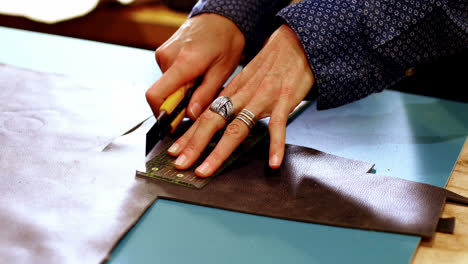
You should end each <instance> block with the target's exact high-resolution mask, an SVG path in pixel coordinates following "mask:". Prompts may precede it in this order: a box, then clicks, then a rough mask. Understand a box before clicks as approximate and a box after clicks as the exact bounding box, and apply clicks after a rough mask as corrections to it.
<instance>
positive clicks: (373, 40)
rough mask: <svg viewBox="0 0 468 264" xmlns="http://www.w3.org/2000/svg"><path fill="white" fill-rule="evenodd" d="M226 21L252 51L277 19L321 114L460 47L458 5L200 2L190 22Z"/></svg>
mask: <svg viewBox="0 0 468 264" xmlns="http://www.w3.org/2000/svg"><path fill="white" fill-rule="evenodd" d="M201 13H217V14H220V15H223V16H226V17H228V18H229V19H231V20H232V21H234V23H236V24H237V26H238V27H239V28H240V29H241V31H242V32H243V33H244V35H245V36H246V40H247V51H248V52H251V51H258V49H259V48H260V47H261V44H262V43H263V41H264V40H265V38H266V37H267V36H268V34H270V33H271V30H273V29H269V28H268V27H269V26H270V27H271V25H273V23H272V21H273V19H274V18H276V19H278V18H280V19H281V20H282V21H283V22H284V23H287V24H288V25H289V26H290V27H291V28H292V29H293V30H294V31H295V32H296V34H297V35H298V37H299V39H300V40H301V43H302V45H303V47H304V50H305V52H306V54H307V58H308V60H309V63H310V66H311V68H312V71H313V73H314V75H315V79H316V84H315V86H316V89H318V99H317V107H318V108H319V109H326V108H331V107H336V106H340V105H343V104H346V103H349V102H352V101H354V100H357V99H360V98H363V97H365V96H367V95H369V94H371V93H373V92H378V91H382V90H383V89H384V88H387V87H389V86H391V85H393V84H395V83H396V82H397V81H399V80H401V79H402V78H403V77H404V76H405V72H407V70H408V69H410V68H412V67H415V66H418V65H422V64H426V63H428V62H431V61H434V60H436V59H438V58H440V57H444V56H448V55H451V54H454V53H457V52H461V51H462V50H464V49H467V48H468V4H467V3H466V2H465V0H453V1H451V0H445V1H441V0H420V1H417V0H386V1H384V0H360V1H358V0H303V1H300V2H297V3H294V4H292V5H289V6H288V5H287V1H286V2H285V1H267V0H256V1H255V0H252V1H236V0H201V1H199V2H198V3H197V5H196V6H195V7H194V9H193V10H192V13H191V16H194V15H197V14H201Z"/></svg>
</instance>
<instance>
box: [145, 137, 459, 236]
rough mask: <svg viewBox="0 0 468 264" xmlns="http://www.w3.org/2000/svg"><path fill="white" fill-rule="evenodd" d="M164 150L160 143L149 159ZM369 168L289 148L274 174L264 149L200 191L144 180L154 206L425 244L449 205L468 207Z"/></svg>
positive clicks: (440, 192)
mask: <svg viewBox="0 0 468 264" xmlns="http://www.w3.org/2000/svg"><path fill="white" fill-rule="evenodd" d="M168 140H169V139H166V141H168ZM165 145H167V144H166V142H164V141H163V142H161V143H160V144H159V145H158V146H156V149H155V150H154V151H153V152H154V153H158V152H159V151H161V149H157V148H158V147H159V146H165ZM161 148H162V147H161ZM162 151H164V150H162ZM153 155H154V154H153ZM372 167H373V164H370V163H367V162H362V161H355V160H350V159H346V158H342V157H338V156H334V155H331V154H326V153H323V152H320V151H318V150H314V149H310V148H305V147H300V146H294V145H287V146H286V154H285V160H284V162H283V164H282V166H281V167H280V169H278V170H271V169H269V167H268V145H267V144H263V145H262V144H261V145H260V146H257V147H255V149H254V150H252V151H250V152H249V153H248V155H247V156H245V157H244V159H242V160H238V162H237V163H235V164H233V166H231V167H230V169H227V170H226V171H223V173H222V174H221V175H219V176H218V177H216V178H215V179H213V180H212V181H211V182H210V183H209V184H208V185H206V186H205V187H203V189H191V188H186V187H183V186H179V185H175V184H173V183H168V182H164V181H160V180H153V179H151V178H146V179H148V181H152V182H154V183H155V187H156V189H157V192H158V197H159V198H164V199H171V200H176V201H182V202H189V203H194V204H199V205H204V206H210V207H216V208H221V209H228V210H233V211H240V212H245V213H251V214H258V215H264V216H271V217H277V218H283V219H290V220H297V221H304V222H312V223H319V224H327V225H334V226H342V227H350V228H358V229H366V230H375V231H384V232H393V233H402V234H410V235H417V236H421V237H423V238H426V239H428V238H431V237H432V236H433V234H434V232H435V231H436V229H437V226H438V225H437V224H438V222H439V217H440V214H441V211H442V208H443V205H444V204H445V201H446V200H447V199H448V200H451V201H454V202H459V203H465V204H468V199H467V198H464V197H461V196H457V195H456V194H454V193H452V192H449V191H447V190H445V189H442V188H439V187H436V186H431V185H427V184H423V183H418V182H413V181H408V180H404V179H400V178H394V177H388V176H383V175H376V174H371V173H367V172H369V171H370V170H371V169H372ZM441 223H444V221H442V222H441ZM451 229H452V230H453V226H452V228H451ZM439 230H440V231H444V232H449V231H451V230H450V228H447V225H440V227H439Z"/></svg>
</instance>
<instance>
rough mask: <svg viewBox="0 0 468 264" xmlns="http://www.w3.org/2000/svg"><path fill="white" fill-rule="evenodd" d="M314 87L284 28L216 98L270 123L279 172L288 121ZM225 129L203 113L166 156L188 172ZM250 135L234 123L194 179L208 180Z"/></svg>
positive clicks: (274, 163) (291, 33)
mask: <svg viewBox="0 0 468 264" xmlns="http://www.w3.org/2000/svg"><path fill="white" fill-rule="evenodd" d="M313 83H314V75H313V73H312V70H311V68H310V66H309V63H308V60H307V57H306V54H305V52H304V49H303V47H302V45H301V43H300V41H299V39H298V37H297V36H296V34H295V32H294V31H293V30H292V29H291V28H290V27H289V26H288V25H286V24H283V25H282V26H280V27H279V28H278V29H277V30H276V31H275V32H274V33H273V34H272V35H271V36H270V38H269V39H268V40H267V41H266V43H265V45H264V47H263V48H262V50H261V51H260V52H259V53H258V54H257V56H256V57H255V58H254V59H253V60H252V61H251V62H250V63H249V64H248V65H247V66H246V67H245V68H244V69H243V70H242V71H241V72H240V73H239V74H238V75H237V76H236V77H235V78H234V79H233V80H232V81H231V82H230V83H229V84H228V86H227V87H226V88H225V89H224V90H223V91H222V92H221V94H220V96H228V97H229V98H231V100H232V103H233V105H234V108H235V111H236V113H238V112H240V111H241V110H242V109H244V108H245V109H248V110H249V111H251V112H252V113H253V114H254V115H255V116H256V118H257V119H261V118H264V117H270V121H269V131H270V154H269V164H270V167H271V168H278V167H279V166H280V165H281V162H282V160H283V156H284V147H285V138H286V123H287V120H288V116H289V114H290V113H291V111H293V110H294V108H295V107H296V106H297V105H298V104H299V103H300V102H301V101H302V100H303V99H304V97H305V96H306V95H307V93H308V92H309V90H310V89H311V87H312V85H313ZM224 126H226V120H225V119H224V118H223V117H222V116H221V115H219V114H217V113H214V112H212V111H211V110H209V109H206V110H205V111H204V112H203V113H202V114H201V115H200V117H199V118H198V119H197V120H196V121H195V123H194V124H193V125H192V127H190V128H189V130H187V132H185V134H184V135H183V136H182V137H180V138H179V139H178V140H177V141H176V142H174V144H173V145H172V146H171V147H170V148H169V154H170V155H172V156H178V158H177V159H176V161H175V163H174V165H175V167H176V168H177V169H187V168H189V167H190V166H192V165H193V164H194V163H195V161H196V160H197V159H198V158H199V157H200V154H201V153H202V152H203V150H204V149H205V147H206V146H207V145H208V143H209V142H210V140H211V138H212V137H213V135H214V134H215V132H216V131H218V130H220V129H222V128H223V127H224ZM249 132H250V129H249V127H248V126H247V125H246V124H245V123H244V122H242V121H241V120H239V119H234V120H233V121H232V122H231V123H230V124H229V125H228V126H227V128H226V130H225V132H224V135H223V136H222V138H221V140H220V141H219V142H218V144H217V145H216V147H215V149H214V150H213V151H212V152H211V153H210V155H209V156H208V157H207V158H206V159H205V161H204V162H203V163H202V164H201V165H200V166H199V167H198V168H197V169H196V170H195V173H196V174H197V175H198V176H200V177H208V176H211V175H212V174H213V173H214V172H215V171H216V170H217V169H218V168H219V167H220V166H221V164H222V163H223V162H224V161H225V160H226V159H227V158H228V157H229V156H230V155H231V153H232V152H233V151H234V150H235V149H236V147H237V146H239V144H240V143H241V142H242V141H243V140H244V139H245V138H246V137H247V135H248V134H249Z"/></svg>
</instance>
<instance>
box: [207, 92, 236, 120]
mask: <svg viewBox="0 0 468 264" xmlns="http://www.w3.org/2000/svg"><path fill="white" fill-rule="evenodd" d="M210 110H211V111H212V112H215V113H217V114H218V115H220V116H222V117H223V118H224V119H225V120H226V121H229V120H231V119H232V117H233V116H234V105H233V104H232V101H231V98H229V97H227V96H220V97H218V98H216V99H215V100H214V101H213V103H211V106H210Z"/></svg>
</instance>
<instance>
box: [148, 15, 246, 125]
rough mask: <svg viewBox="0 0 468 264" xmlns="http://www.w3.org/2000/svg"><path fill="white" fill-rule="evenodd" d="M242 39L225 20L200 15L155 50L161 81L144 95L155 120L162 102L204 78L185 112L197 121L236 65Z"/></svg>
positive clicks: (241, 49)
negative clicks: (187, 84)
mask: <svg viewBox="0 0 468 264" xmlns="http://www.w3.org/2000/svg"><path fill="white" fill-rule="evenodd" d="M244 46H245V38H244V35H243V34H242V32H241V31H240V30H239V28H238V27H237V26H236V25H235V24H234V23H233V22H232V21H231V20H229V19H228V18H225V17H223V16H220V15H217V14H201V15H198V16H195V17H192V18H190V19H188V20H187V21H186V22H185V23H184V24H183V25H182V26H181V27H180V28H179V29H178V30H177V31H176V33H174V35H172V37H171V38H170V39H169V40H167V41H166V42H165V43H164V44H163V45H162V46H160V47H159V48H158V49H157V50H156V61H157V62H158V65H159V67H160V68H161V71H162V72H163V75H162V77H161V78H160V79H159V80H157V81H156V82H155V83H154V84H153V85H152V86H151V87H150V88H149V89H148V90H147V92H146V99H147V101H148V103H149V105H150V107H151V109H152V111H153V113H154V114H155V115H156V116H158V114H159V107H160V106H161V104H162V103H163V102H164V100H165V99H166V98H167V97H168V96H169V95H171V94H172V93H173V92H175V91H176V90H177V89H178V88H180V87H182V86H183V85H184V84H186V83H188V82H190V81H193V80H195V79H196V78H197V77H199V76H202V75H203V76H204V79H203V83H202V84H201V85H200V87H198V89H197V90H196V91H195V92H194V94H193V96H192V99H191V100H190V103H189V106H188V108H187V110H188V111H187V114H188V116H189V117H190V118H191V119H196V118H197V117H198V116H199V115H200V114H201V113H202V112H203V110H205V108H207V107H208V106H209V105H210V104H211V102H212V101H213V99H214V98H215V96H216V95H217V94H218V92H219V89H220V88H221V87H222V85H223V84H224V83H225V82H226V80H227V79H228V78H229V76H230V75H231V74H232V72H233V71H234V70H235V68H236V67H237V65H239V62H240V58H241V55H242V52H243V50H244Z"/></svg>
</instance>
